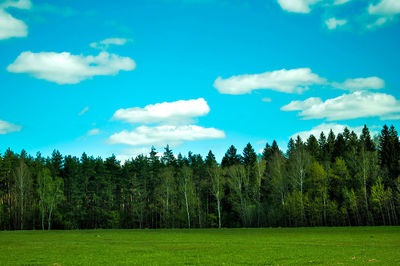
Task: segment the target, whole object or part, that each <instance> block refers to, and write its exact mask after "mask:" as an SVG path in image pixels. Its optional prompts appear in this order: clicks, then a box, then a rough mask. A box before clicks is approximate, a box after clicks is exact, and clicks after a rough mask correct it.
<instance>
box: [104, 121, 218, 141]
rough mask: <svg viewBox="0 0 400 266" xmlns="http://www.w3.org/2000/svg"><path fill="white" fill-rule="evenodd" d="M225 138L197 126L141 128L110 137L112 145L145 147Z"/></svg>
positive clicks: (216, 131) (215, 132) (212, 130)
mask: <svg viewBox="0 0 400 266" xmlns="http://www.w3.org/2000/svg"><path fill="white" fill-rule="evenodd" d="M218 138H225V133H224V132H223V131H221V130H218V129H215V128H204V127H200V126H196V125H184V126H168V125H163V126H156V127H147V126H140V127H138V128H136V129H135V130H133V131H130V132H129V131H126V130H124V131H122V132H120V133H116V134H114V135H112V136H110V143H111V144H127V145H131V146H144V145H155V146H162V145H167V144H170V145H179V144H181V143H183V142H184V141H195V140H203V139H218Z"/></svg>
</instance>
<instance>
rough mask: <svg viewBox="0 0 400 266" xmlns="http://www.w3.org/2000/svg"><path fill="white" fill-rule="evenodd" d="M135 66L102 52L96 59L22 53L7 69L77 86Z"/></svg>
mask: <svg viewBox="0 0 400 266" xmlns="http://www.w3.org/2000/svg"><path fill="white" fill-rule="evenodd" d="M135 66H136V65H135V62H134V61H133V60H132V59H131V58H129V57H121V56H119V55H116V54H109V53H107V52H104V51H103V52H101V53H100V54H99V55H97V56H83V55H72V54H70V53H68V52H63V53H54V52H40V53H32V52H23V53H21V54H20V55H19V56H18V58H17V59H16V60H15V62H14V63H12V64H11V65H9V66H8V67H7V70H8V71H9V72H13V73H27V74H29V75H31V76H33V77H35V78H38V79H44V80H47V81H51V82H55V83H58V84H76V83H79V82H81V81H83V80H85V79H90V78H92V77H93V76H104V75H116V74H118V73H119V71H121V70H124V71H130V70H133V69H134V68H135Z"/></svg>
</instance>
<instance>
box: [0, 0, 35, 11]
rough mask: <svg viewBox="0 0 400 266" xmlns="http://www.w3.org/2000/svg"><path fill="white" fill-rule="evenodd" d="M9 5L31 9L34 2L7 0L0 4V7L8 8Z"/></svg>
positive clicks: (28, 0)
mask: <svg viewBox="0 0 400 266" xmlns="http://www.w3.org/2000/svg"><path fill="white" fill-rule="evenodd" d="M9 7H14V8H19V9H29V8H31V7H32V3H31V1H30V0H6V1H4V2H3V3H1V4H0V9H6V8H9Z"/></svg>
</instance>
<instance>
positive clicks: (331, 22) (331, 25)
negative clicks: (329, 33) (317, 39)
mask: <svg viewBox="0 0 400 266" xmlns="http://www.w3.org/2000/svg"><path fill="white" fill-rule="evenodd" d="M346 23H347V20H346V19H336V18H330V19H327V20H325V24H326V26H327V27H328V29H330V30H333V29H336V28H337V27H339V26H343V25H345V24H346Z"/></svg>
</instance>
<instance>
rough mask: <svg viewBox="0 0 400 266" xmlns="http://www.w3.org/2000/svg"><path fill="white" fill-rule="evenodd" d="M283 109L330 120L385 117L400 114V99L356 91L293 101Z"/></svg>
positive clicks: (304, 116) (308, 116)
mask: <svg viewBox="0 0 400 266" xmlns="http://www.w3.org/2000/svg"><path fill="white" fill-rule="evenodd" d="M281 110H282V111H300V112H299V115H300V116H302V117H303V119H323V118H326V119H327V120H328V121H333V120H346V119H355V118H360V117H376V116H378V117H381V118H383V117H385V116H392V115H397V114H399V113H400V101H398V100H397V99H396V98H394V97H393V96H392V95H388V94H385V93H372V92H369V91H355V92H353V93H351V94H343V95H342V96H339V97H336V98H333V99H328V100H326V101H322V100H321V98H316V97H312V98H308V99H306V100H304V101H292V102H291V103H289V104H288V105H285V106H283V107H282V108H281Z"/></svg>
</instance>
